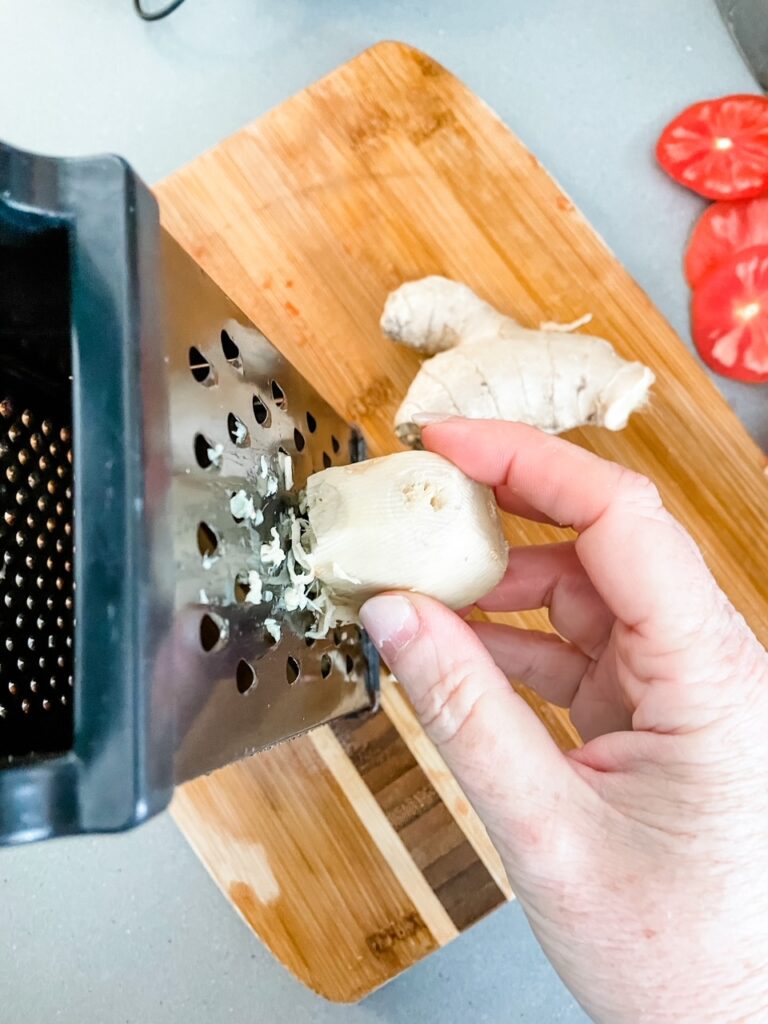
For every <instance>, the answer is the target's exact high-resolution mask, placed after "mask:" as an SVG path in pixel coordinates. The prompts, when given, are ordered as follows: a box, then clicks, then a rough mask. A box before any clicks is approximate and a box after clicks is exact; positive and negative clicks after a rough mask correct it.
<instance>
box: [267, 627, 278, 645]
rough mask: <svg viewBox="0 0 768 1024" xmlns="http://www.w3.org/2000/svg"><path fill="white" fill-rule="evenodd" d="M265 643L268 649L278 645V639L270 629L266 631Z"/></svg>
mask: <svg viewBox="0 0 768 1024" xmlns="http://www.w3.org/2000/svg"><path fill="white" fill-rule="evenodd" d="M264 643H265V644H266V645H267V647H274V646H275V644H276V643H277V638H276V637H275V636H274V635H273V634H272V633H270V631H269V630H268V629H265V630H264Z"/></svg>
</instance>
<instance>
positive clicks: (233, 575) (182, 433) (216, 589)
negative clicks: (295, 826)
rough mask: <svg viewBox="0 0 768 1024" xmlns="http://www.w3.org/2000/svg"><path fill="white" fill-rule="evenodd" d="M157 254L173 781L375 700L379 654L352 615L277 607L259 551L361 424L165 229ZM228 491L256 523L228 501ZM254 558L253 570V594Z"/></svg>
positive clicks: (356, 447)
mask: <svg viewBox="0 0 768 1024" xmlns="http://www.w3.org/2000/svg"><path fill="white" fill-rule="evenodd" d="M163 259H164V261H165V280H166V282H167V293H168V311H167V313H168V325H169V331H170V333H169V341H170V344H169V351H168V370H169V387H170V422H171V454H172V465H173V470H172V487H171V508H172V521H173V534H174V552H175V569H176V622H175V627H174V646H175V651H174V660H175V663H176V677H177V744H176V759H175V766H174V775H175V779H176V781H177V782H179V781H183V780H184V779H187V778H190V777H191V776H193V775H197V774H199V773H201V772H206V771H209V770H211V769H212V768H216V767H218V766H220V765H223V764H225V763H227V762H229V761H232V760H235V759H237V758H240V757H243V756H245V755H248V754H251V753H253V752H255V751H257V750H260V749H263V748H265V747H268V746H270V745H272V744H274V743H277V742H279V741H281V740H284V739H287V738H289V737H291V736H295V735H296V734H298V733H301V732H304V731H306V730H307V729H309V728H311V727H313V726H316V725H319V724H321V723H324V722H327V721H330V720H331V719H334V718H337V717H339V716H341V715H346V714H350V713H354V712H357V711H360V710H364V709H368V708H370V707H371V705H372V703H373V699H374V698H373V693H374V690H375V674H376V666H375V664H373V663H372V660H375V656H374V655H373V653H372V651H371V650H370V649H369V648H368V646H367V645H366V644H364V641H363V637H362V634H361V631H360V629H359V628H358V627H357V626H354V625H347V626H342V627H338V628H336V629H334V630H332V631H331V633H330V634H329V636H327V637H326V638H324V639H311V638H310V639H307V638H306V633H307V631H311V630H312V627H313V624H314V622H315V618H314V616H313V614H312V613H311V612H309V611H303V612H302V611H294V612H286V611H281V610H279V608H276V607H275V604H276V601H277V598H278V597H279V593H280V592H281V591H282V588H281V587H278V586H275V585H273V584H272V583H271V582H270V578H269V576H264V575H263V574H262V571H263V567H262V566H261V562H260V557H259V547H260V545H261V544H262V543H264V542H267V541H268V540H269V538H270V534H271V529H272V527H273V526H275V525H276V523H277V522H278V519H279V517H281V516H282V515H284V514H285V510H286V509H287V508H288V507H296V506H297V504H298V500H299V494H300V492H301V491H302V489H303V488H304V486H305V484H306V480H307V477H308V476H309V475H310V474H311V473H313V472H315V471H316V470H320V469H323V468H326V467H328V466H331V465H339V464H342V463H346V462H349V461H352V460H357V459H359V458H360V457H361V456H362V454H363V446H362V441H361V438H360V436H359V435H358V434H357V432H356V431H354V430H353V429H352V428H350V426H349V425H348V424H347V423H345V422H344V421H343V420H342V419H341V418H340V417H339V416H338V415H337V414H336V413H335V412H334V411H333V410H332V409H331V408H330V406H329V405H328V404H327V403H326V402H325V401H324V400H323V399H322V398H321V397H320V396H319V395H318V393H317V392H316V391H315V390H314V389H313V388H312V387H310V385H309V384H308V383H307V382H306V381H305V380H304V379H303V378H302V377H301V376H300V374H299V373H297V371H296V370H295V369H294V368H293V367H292V366H291V365H290V363H288V362H287V360H285V359H284V358H283V357H282V356H281V355H280V353H279V352H278V351H277V350H276V349H275V348H274V347H273V346H272V345H271V344H270V343H269V342H268V341H267V339H266V338H265V337H264V335H263V334H261V332H260V331H258V330H257V329H256V328H254V327H253V326H252V325H250V324H249V323H248V321H247V320H246V318H245V317H244V316H243V314H242V313H241V312H240V311H239V310H238V309H237V307H235V306H234V305H233V304H232V303H230V302H229V301H228V300H227V299H226V297H225V296H224V295H223V293H222V292H221V291H220V290H219V289H218V288H216V286H215V285H213V283H212V282H211V281H210V279H209V278H207V276H206V275H205V274H204V273H203V272H202V271H201V270H200V268H199V267H198V266H197V265H196V264H195V263H194V262H193V261H192V260H191V259H190V258H189V257H188V256H186V254H184V253H183V252H182V251H181V249H180V248H179V247H178V246H177V245H176V243H175V242H174V241H173V240H172V239H170V238H169V237H168V236H167V235H166V236H164V238H163ZM190 296H194V301H190ZM286 470H287V472H288V479H287V480H286ZM275 488H276V493H274V494H269V493H267V494H264V493H263V492H264V491H265V490H267V491H269V490H273V489H275ZM235 495H240V498H241V499H242V498H243V497H245V499H246V501H247V499H251V500H252V501H253V504H254V508H255V509H257V510H259V511H260V513H261V515H263V522H260V523H259V525H258V526H257V527H255V528H254V526H253V523H252V520H251V519H250V518H249V516H247V515H246V516H244V517H242V516H241V517H236V516H235V515H233V511H232V498H233V496H235ZM236 511H237V512H240V511H242V509H239V508H236ZM258 518H259V519H260V518H261V516H259V517H258ZM251 571H255V572H258V573H259V575H260V576H262V579H263V583H262V586H263V589H264V598H265V599H264V600H263V601H262V602H261V603H258V604H254V603H251V601H250V600H249V598H251V597H252V596H253V595H252V594H251V593H250V592H249V585H248V581H249V572H251ZM270 593H271V594H272V599H271V600H270V599H269V594H270ZM268 627H269V628H268ZM276 636H277V637H279V639H277V641H276Z"/></svg>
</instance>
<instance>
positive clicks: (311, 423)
mask: <svg viewBox="0 0 768 1024" xmlns="http://www.w3.org/2000/svg"><path fill="white" fill-rule="evenodd" d="M307 430H308V431H309V432H310V434H314V432H315V431H316V430H317V420H316V419H315V417H314V416H313V415H312V413H311V412H308V413H307Z"/></svg>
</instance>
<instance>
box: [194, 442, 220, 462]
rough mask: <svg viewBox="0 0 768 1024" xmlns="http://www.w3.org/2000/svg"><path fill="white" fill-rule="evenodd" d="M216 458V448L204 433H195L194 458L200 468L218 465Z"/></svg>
mask: <svg viewBox="0 0 768 1024" xmlns="http://www.w3.org/2000/svg"><path fill="white" fill-rule="evenodd" d="M218 458H219V456H218V454H217V450H216V448H215V447H214V446H213V445H212V444H211V442H210V441H209V440H208V438H207V437H205V435H204V434H195V459H196V460H197V464H198V466H199V467H200V468H201V469H210V468H211V466H218Z"/></svg>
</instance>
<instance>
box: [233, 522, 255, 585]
mask: <svg viewBox="0 0 768 1024" xmlns="http://www.w3.org/2000/svg"><path fill="white" fill-rule="evenodd" d="M241 522H242V520H241ZM250 592H251V588H250V585H249V583H248V577H247V576H244V575H242V574H241V575H239V576H236V577H235V600H236V601H237V602H238V604H244V603H245V602H246V601H247V600H248V595H249V594H250Z"/></svg>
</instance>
